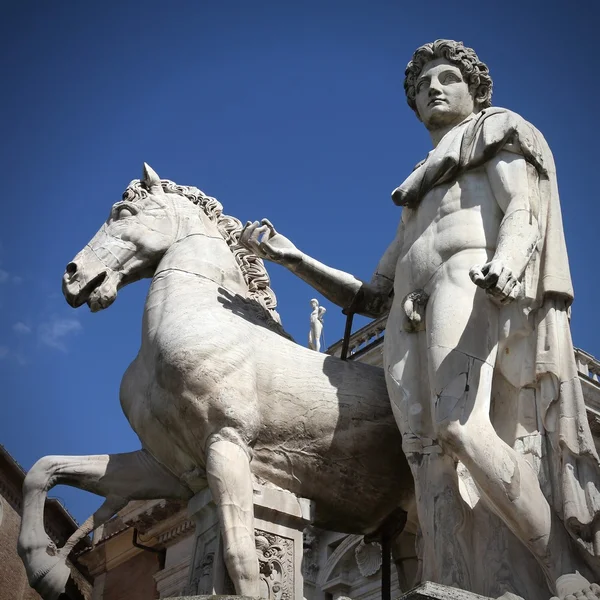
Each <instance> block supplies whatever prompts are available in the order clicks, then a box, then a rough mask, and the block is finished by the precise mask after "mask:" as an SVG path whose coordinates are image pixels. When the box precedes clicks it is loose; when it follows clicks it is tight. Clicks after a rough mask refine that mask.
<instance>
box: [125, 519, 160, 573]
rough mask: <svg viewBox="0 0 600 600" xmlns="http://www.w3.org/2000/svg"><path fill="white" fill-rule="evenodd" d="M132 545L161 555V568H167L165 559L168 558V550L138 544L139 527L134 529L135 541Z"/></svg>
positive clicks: (132, 541)
mask: <svg viewBox="0 0 600 600" xmlns="http://www.w3.org/2000/svg"><path fill="white" fill-rule="evenodd" d="M131 543H132V544H133V545H134V546H135V547H136V548H139V549H140V550H145V551H146V552H154V553H156V554H158V555H159V557H158V560H159V566H160V568H161V569H164V568H165V558H166V556H167V550H166V549H165V548H152V546H144V544H140V543H139V542H138V530H137V527H134V528H133V540H131Z"/></svg>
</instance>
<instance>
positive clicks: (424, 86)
mask: <svg viewBox="0 0 600 600" xmlns="http://www.w3.org/2000/svg"><path fill="white" fill-rule="evenodd" d="M416 93H417V95H416V97H415V102H416V105H417V111H418V113H419V116H420V117H421V121H423V123H424V124H425V127H427V129H429V130H432V129H440V128H442V127H447V126H450V125H456V124H458V123H460V122H461V121H463V120H464V119H466V118H467V117H468V116H469V115H470V114H472V113H473V112H475V109H476V104H475V101H474V99H473V96H472V95H471V93H470V91H469V86H468V84H467V82H466V81H465V80H464V79H463V76H462V73H461V72H460V69H459V68H458V67H457V66H456V65H453V64H452V63H450V62H448V61H447V60H446V59H444V58H438V59H436V60H432V61H431V62H429V63H427V64H426V65H425V66H424V67H423V70H422V71H421V74H420V75H419V78H418V79H417V89H416Z"/></svg>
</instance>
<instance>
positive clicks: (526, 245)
mask: <svg viewBox="0 0 600 600" xmlns="http://www.w3.org/2000/svg"><path fill="white" fill-rule="evenodd" d="M485 168H486V172H487V176H488V179H489V182H490V186H491V188H492V192H493V194H494V196H495V198H496V201H497V202H498V205H499V206H500V208H501V209H502V211H503V212H504V218H503V219H502V222H501V224H500V231H499V233H498V241H497V244H496V252H495V253H494V257H493V258H492V260H491V261H490V262H488V263H486V264H485V265H481V266H475V267H473V268H472V269H471V272H470V275H471V279H472V280H473V282H474V283H475V284H477V285H478V286H480V287H482V288H484V289H486V290H487V291H488V292H489V293H490V294H491V295H492V296H495V297H497V298H498V299H499V300H500V301H501V302H510V301H511V300H512V299H514V298H515V297H516V296H517V295H518V292H519V288H520V280H521V277H522V276H523V273H524V272H525V268H526V267H527V264H528V263H529V261H530V259H531V257H532V255H533V253H534V251H535V249H536V246H537V242H538V238H539V227H538V221H537V213H538V205H539V191H538V189H539V188H538V173H537V171H536V169H535V167H534V166H533V165H531V164H530V163H528V162H527V161H526V160H525V159H524V158H523V156H522V155H521V154H516V153H512V152H508V151H502V152H499V153H498V154H497V155H496V156H494V158H492V159H491V160H490V161H489V162H487V163H486V166H485Z"/></svg>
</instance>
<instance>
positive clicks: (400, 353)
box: [384, 307, 433, 452]
mask: <svg viewBox="0 0 600 600" xmlns="http://www.w3.org/2000/svg"><path fill="white" fill-rule="evenodd" d="M396 308H398V307H396ZM404 325H405V318H404V314H403V313H401V312H400V311H399V310H394V309H392V311H391V312H390V316H389V318H388V322H387V325H386V332H385V342H384V343H385V348H384V369H385V377H386V382H387V388H388V393H389V396H390V400H391V404H392V410H393V412H394V417H395V418H396V423H397V424H398V428H399V429H400V433H401V434H402V439H403V445H404V449H405V451H406V452H411V451H418V448H417V446H420V444H421V442H420V440H421V439H422V438H431V437H432V436H433V428H432V419H431V413H430V395H431V393H430V389H429V378H428V375H427V338H426V335H425V332H424V331H419V332H408V331H406V330H405V329H404ZM412 446H415V448H412Z"/></svg>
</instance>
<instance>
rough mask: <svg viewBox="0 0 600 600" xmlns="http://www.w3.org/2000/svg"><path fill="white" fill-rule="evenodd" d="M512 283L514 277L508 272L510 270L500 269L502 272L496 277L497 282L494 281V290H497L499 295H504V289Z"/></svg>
mask: <svg viewBox="0 0 600 600" xmlns="http://www.w3.org/2000/svg"><path fill="white" fill-rule="evenodd" d="M511 281H514V277H513V276H512V273H511V272H510V269H502V272H501V273H500V275H499V276H498V280H497V281H496V285H495V288H496V290H498V292H499V293H500V294H503V293H504V288H505V287H507V286H508V284H509V283H510V282H511Z"/></svg>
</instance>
